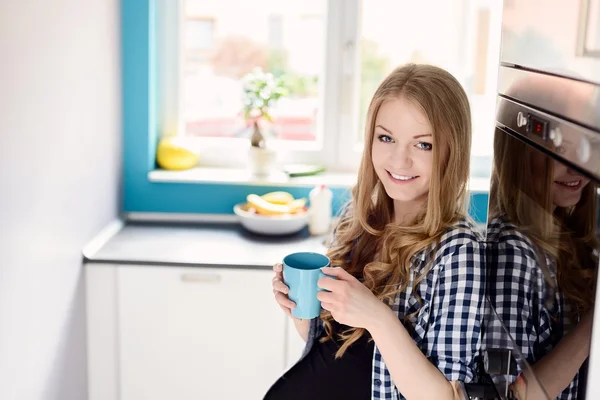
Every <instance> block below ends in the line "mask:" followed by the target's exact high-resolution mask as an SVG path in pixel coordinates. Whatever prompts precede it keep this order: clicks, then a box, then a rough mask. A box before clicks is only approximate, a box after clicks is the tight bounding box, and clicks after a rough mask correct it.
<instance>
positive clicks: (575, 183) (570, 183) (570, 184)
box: [557, 181, 581, 187]
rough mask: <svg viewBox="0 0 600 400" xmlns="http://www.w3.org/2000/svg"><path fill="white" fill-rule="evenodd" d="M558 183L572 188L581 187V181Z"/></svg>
mask: <svg viewBox="0 0 600 400" xmlns="http://www.w3.org/2000/svg"><path fill="white" fill-rule="evenodd" d="M557 182H558V183H560V184H561V185H565V186H571V187H573V186H577V185H579V183H580V182H581V181H573V182H561V181H557Z"/></svg>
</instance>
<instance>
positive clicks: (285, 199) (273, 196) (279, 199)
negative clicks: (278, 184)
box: [261, 192, 294, 205]
mask: <svg viewBox="0 0 600 400" xmlns="http://www.w3.org/2000/svg"><path fill="white" fill-rule="evenodd" d="M261 197H262V198H263V199H265V200H266V201H268V202H269V203H272V204H282V205H287V204H290V203H291V202H293V201H294V196H292V195H291V194H290V193H288V192H271V193H267V194H263V195H262V196H261Z"/></svg>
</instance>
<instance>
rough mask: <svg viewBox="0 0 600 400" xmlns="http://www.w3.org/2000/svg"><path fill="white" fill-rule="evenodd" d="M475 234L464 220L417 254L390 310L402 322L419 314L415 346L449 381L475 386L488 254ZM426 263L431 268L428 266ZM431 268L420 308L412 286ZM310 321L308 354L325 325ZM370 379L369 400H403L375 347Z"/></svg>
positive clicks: (414, 325)
mask: <svg viewBox="0 0 600 400" xmlns="http://www.w3.org/2000/svg"><path fill="white" fill-rule="evenodd" d="M476 232H477V231H476V229H475V227H474V225H473V224H472V223H471V222H467V221H461V222H459V223H457V224H456V225H454V226H453V227H451V228H450V229H448V231H447V232H445V233H444V235H443V236H442V237H441V239H440V243H439V246H437V248H434V247H433V246H432V247H430V248H428V249H426V250H424V251H422V252H421V253H419V254H417V255H415V257H414V258H413V260H414V264H413V268H411V273H410V277H409V282H408V286H407V289H406V291H404V292H402V293H399V294H398V296H397V297H396V299H395V301H394V303H393V304H392V305H391V307H392V309H393V310H394V311H395V312H396V313H397V314H398V318H399V319H400V320H401V321H404V316H405V315H410V314H412V313H413V312H415V311H416V310H417V309H418V310H419V311H418V312H417V314H416V315H414V316H413V317H411V318H410V319H409V320H408V321H409V323H410V325H411V329H410V330H409V331H410V332H411V333H412V337H413V339H414V341H415V344H416V345H417V346H418V347H419V348H420V349H421V351H422V352H423V354H424V355H425V356H426V357H427V358H428V359H429V360H430V361H431V363H433V364H434V365H435V366H437V367H438V369H439V370H440V371H441V372H442V373H443V374H444V375H445V376H446V378H447V379H448V380H449V381H463V382H471V381H474V380H475V379H476V377H477V367H476V366H477V360H478V356H479V350H480V348H481V341H482V338H481V321H482V317H483V303H484V289H485V288H484V271H485V266H484V261H485V260H484V255H485V254H484V249H483V246H482V245H481V239H480V237H479V236H478V234H477V233H476ZM426 260H432V262H433V263H432V264H427V262H426ZM427 265H432V267H431V269H430V270H429V271H428V272H427V274H426V276H425V278H424V279H422V280H421V282H420V283H419V284H418V285H417V287H416V291H417V292H418V294H419V295H420V297H421V299H422V306H421V307H420V308H419V304H418V302H417V298H416V296H415V294H414V293H413V291H412V286H413V282H414V280H415V278H417V277H419V276H420V275H421V273H422V272H423V269H424V268H425V267H426V266H427ZM312 322H313V323H312V324H311V329H310V331H309V340H308V342H307V346H306V349H305V352H304V354H307V353H308V351H310V348H311V347H312V344H313V343H314V341H315V340H316V338H318V337H320V335H321V334H322V323H321V320H320V319H318V318H316V319H314V320H313V321H312ZM371 375H372V379H371V399H373V400H378V399H394V400H400V399H404V396H402V394H401V393H400V392H399V391H398V389H397V388H396V386H395V385H394V383H393V381H392V377H391V375H390V372H389V371H388V369H387V367H386V365H385V362H384V360H383V357H382V355H381V353H380V352H379V349H378V348H377V344H375V349H374V353H373V366H372V374H371ZM424 384H426V382H424Z"/></svg>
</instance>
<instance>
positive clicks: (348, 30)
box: [159, 0, 502, 178]
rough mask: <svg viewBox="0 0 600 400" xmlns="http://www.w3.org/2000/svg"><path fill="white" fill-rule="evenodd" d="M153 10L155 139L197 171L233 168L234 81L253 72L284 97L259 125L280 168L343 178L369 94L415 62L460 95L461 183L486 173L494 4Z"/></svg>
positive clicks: (188, 3) (471, 0) (235, 3)
mask: <svg viewBox="0 0 600 400" xmlns="http://www.w3.org/2000/svg"><path fill="white" fill-rule="evenodd" d="M160 3H161V4H160V7H161V8H159V15H163V17H162V18H161V21H159V36H160V37H161V38H163V40H162V41H161V43H162V47H161V48H159V60H160V66H161V68H159V70H160V72H161V75H160V79H161V86H160V87H161V88H162V93H164V95H163V96H161V105H160V110H161V111H162V113H161V119H160V124H161V127H162V129H161V131H162V133H163V134H174V132H176V133H177V134H179V135H184V136H186V137H187V138H189V140H190V141H191V142H192V143H194V145H195V146H197V148H198V151H199V152H200V153H201V159H202V163H203V164H206V165H211V166H241V165H243V163H244V159H245V156H246V152H247V148H248V146H249V136H250V135H251V129H250V127H249V126H248V125H247V123H246V122H245V120H244V118H243V113H242V112H241V110H242V107H243V103H242V96H241V95H242V87H243V77H244V76H245V75H246V74H247V73H249V72H251V71H252V70H254V69H255V68H256V67H260V68H261V69H262V70H264V71H266V72H269V73H271V74H273V76H274V77H275V78H281V79H283V81H284V83H285V86H286V87H287V89H288V94H287V95H286V96H284V97H282V98H281V99H280V100H279V101H278V102H277V103H276V105H275V106H274V107H273V109H272V115H273V117H274V121H273V123H271V124H268V125H267V128H268V134H269V135H268V136H267V141H268V143H270V144H271V145H272V146H273V147H275V148H276V149H277V150H278V155H279V161H280V163H282V164H285V163H296V162H311V163H321V164H325V165H326V166H327V167H329V169H330V170H343V171H351V170H355V169H356V167H357V165H358V161H359V156H360V152H361V150H362V142H363V131H364V123H365V116H366V111H367V107H368V103H369V101H370V98H371V96H372V94H373V92H374V91H375V89H376V88H377V85H378V84H379V83H380V82H381V80H382V79H383V78H384V77H385V76H386V75H387V74H388V73H389V72H391V70H392V69H393V68H394V67H396V66H397V65H399V64H403V63H406V62H427V63H431V64H435V65H438V66H440V67H443V68H445V69H447V70H448V71H450V72H451V73H452V74H453V75H454V76H456V77H457V79H458V80H459V81H460V82H461V83H462V84H463V86H464V87H465V89H466V91H467V93H468V95H469V97H470V100H471V106H472V111H473V167H472V170H473V176H479V177H483V178H485V177H487V176H489V171H488V170H489V164H490V162H491V161H490V158H491V153H492V137H493V126H494V122H493V121H494V112H495V94H496V90H495V89H496V73H497V66H498V55H499V42H500V13H501V6H502V2H501V0H454V1H450V2H449V1H447V0H427V1H420V2H415V1H410V0H362V1H361V0H309V1H308V0H307V1H303V2H282V1H278V0H256V1H253V2H246V1H242V0H220V1H216V2H209V1H204V0H178V1H174V0H161V2H160ZM433 11H435V12H433ZM180 38H181V39H180Z"/></svg>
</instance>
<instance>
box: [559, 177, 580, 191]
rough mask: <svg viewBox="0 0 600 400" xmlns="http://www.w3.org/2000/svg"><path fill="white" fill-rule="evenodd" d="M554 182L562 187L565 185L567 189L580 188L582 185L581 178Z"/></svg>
mask: <svg viewBox="0 0 600 400" xmlns="http://www.w3.org/2000/svg"><path fill="white" fill-rule="evenodd" d="M554 183H556V184H557V185H559V186H560V187H563V188H565V189H567V190H572V191H575V190H579V189H580V188H581V186H582V180H581V179H577V180H569V181H554Z"/></svg>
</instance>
